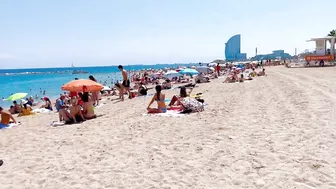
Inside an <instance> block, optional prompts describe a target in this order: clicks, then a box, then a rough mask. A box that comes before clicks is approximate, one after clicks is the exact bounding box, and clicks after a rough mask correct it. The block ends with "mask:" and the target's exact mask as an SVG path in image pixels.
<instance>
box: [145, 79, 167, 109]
mask: <svg viewBox="0 0 336 189" xmlns="http://www.w3.org/2000/svg"><path fill="white" fill-rule="evenodd" d="M155 90H156V93H155V94H154V96H153V98H152V100H151V102H150V103H149V105H148V107H147V111H148V113H150V114H151V113H152V114H155V113H166V112H167V107H166V103H165V94H163V93H161V90H162V87H161V85H157V86H156V87H155ZM154 101H156V102H157V104H158V108H151V107H150V106H151V105H152V104H153V102H154Z"/></svg>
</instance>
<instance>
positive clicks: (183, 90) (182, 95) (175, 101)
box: [168, 87, 193, 106]
mask: <svg viewBox="0 0 336 189" xmlns="http://www.w3.org/2000/svg"><path fill="white" fill-rule="evenodd" d="M192 90H193V88H190V91H189V92H187V88H185V87H181V88H180V95H178V96H176V95H174V96H173V98H172V99H171V101H170V103H169V105H168V106H174V105H177V106H180V105H181V103H180V101H181V100H182V99H183V98H185V97H189V96H190V94H191V92H192Z"/></svg>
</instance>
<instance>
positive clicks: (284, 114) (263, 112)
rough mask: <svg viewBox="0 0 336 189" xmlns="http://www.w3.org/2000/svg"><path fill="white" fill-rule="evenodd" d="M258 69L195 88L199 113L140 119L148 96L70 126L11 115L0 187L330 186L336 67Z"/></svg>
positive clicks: (334, 176) (335, 165)
mask: <svg viewBox="0 0 336 189" xmlns="http://www.w3.org/2000/svg"><path fill="white" fill-rule="evenodd" d="M266 73H267V75H268V76H267V77H258V78H256V80H254V81H251V82H245V83H235V84H225V83H222V82H223V81H224V79H225V78H221V79H217V80H212V81H211V83H207V84H201V85H198V87H197V88H195V89H194V91H193V93H203V97H202V98H203V99H204V100H205V102H206V103H207V104H208V106H207V108H206V110H205V111H204V112H201V113H192V114H190V115H185V116H181V117H164V116H157V115H147V116H145V115H143V114H144V113H146V107H147V105H148V103H149V101H150V98H151V97H139V98H135V99H132V100H128V99H127V100H125V102H118V103H117V101H111V100H105V101H103V103H106V104H105V105H103V106H102V107H100V108H98V109H97V110H96V112H97V114H103V116H102V117H99V118H97V119H94V120H89V121H86V122H84V123H82V124H78V125H66V126H59V127H52V126H50V123H51V121H57V119H58V115H57V114H40V115H34V116H30V117H20V118H18V120H19V121H21V122H22V123H23V124H22V125H20V126H16V127H13V128H9V129H3V130H1V131H0V159H2V160H3V161H4V164H3V165H2V166H0V175H1V176H0V188H1V189H11V188H13V189H21V188H48V189H54V188H55V189H60V188H67V189H72V188H119V189H123V188H125V189H128V188H139V189H145V188H160V189H161V188H167V189H168V188H172V189H173V188H192V189H197V188H211V189H216V188H218V189H224V188H227V189H234V188H336V158H335V157H336V77H335V76H336V68H335V67H331V68H307V69H304V68H302V69H301V68H298V69H289V68H284V67H273V68H266ZM163 92H164V93H165V94H166V96H167V97H169V98H171V97H172V95H173V94H177V93H178V92H179V91H178V90H168V91H163ZM150 93H153V91H150ZM113 98H115V97H113Z"/></svg>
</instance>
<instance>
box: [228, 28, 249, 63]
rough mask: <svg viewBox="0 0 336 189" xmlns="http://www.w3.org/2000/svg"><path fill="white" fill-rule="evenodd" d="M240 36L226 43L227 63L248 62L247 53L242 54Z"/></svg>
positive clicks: (233, 37)
mask: <svg viewBox="0 0 336 189" xmlns="http://www.w3.org/2000/svg"><path fill="white" fill-rule="evenodd" d="M240 39H241V36H240V34H238V35H235V36H232V37H231V38H230V39H229V40H228V41H227V42H226V43H225V59H226V61H240V60H246V53H241V51H240V49H241V47H240V45H241V44H240V41H241V40H240Z"/></svg>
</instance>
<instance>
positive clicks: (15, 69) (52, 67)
mask: <svg viewBox="0 0 336 189" xmlns="http://www.w3.org/2000/svg"><path fill="white" fill-rule="evenodd" d="M198 63H205V62H189V63H157V64H127V65H125V64H124V65H123V64H115V65H109V66H107V65H105V66H104V65H98V66H92V65H89V66H78V67H75V68H90V67H113V66H118V65H123V66H141V65H142V66H155V65H160V64H168V65H172V64H198ZM52 68H72V67H71V66H70V67H26V68H0V70H24V69H52Z"/></svg>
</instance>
